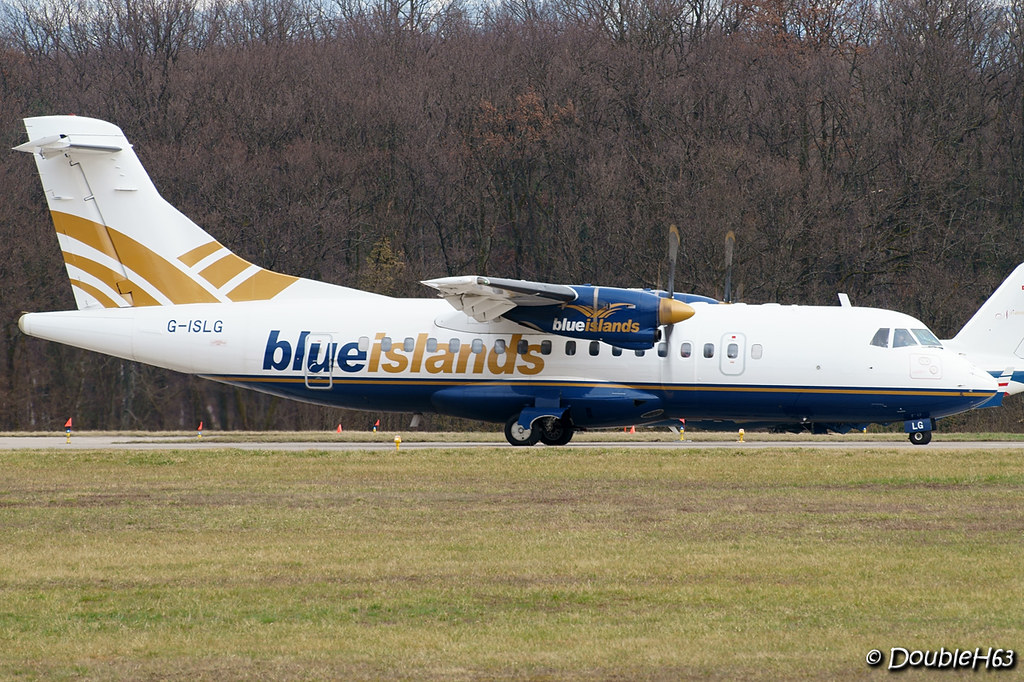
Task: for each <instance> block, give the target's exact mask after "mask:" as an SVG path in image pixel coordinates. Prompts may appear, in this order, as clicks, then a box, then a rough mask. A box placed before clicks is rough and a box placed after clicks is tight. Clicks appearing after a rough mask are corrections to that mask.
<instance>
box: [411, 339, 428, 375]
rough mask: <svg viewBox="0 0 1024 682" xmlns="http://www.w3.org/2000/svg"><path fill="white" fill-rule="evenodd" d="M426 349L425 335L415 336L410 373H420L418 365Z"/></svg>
mask: <svg viewBox="0 0 1024 682" xmlns="http://www.w3.org/2000/svg"><path fill="white" fill-rule="evenodd" d="M426 348H427V335H426V334H417V335H416V349H415V350H414V351H413V353H412V366H411V367H410V368H409V371H410V372H418V371H420V364H421V363H422V362H423V351H425V350H426Z"/></svg>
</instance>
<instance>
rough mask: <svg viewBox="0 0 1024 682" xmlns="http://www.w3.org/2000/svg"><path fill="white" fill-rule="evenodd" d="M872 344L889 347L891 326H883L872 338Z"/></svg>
mask: <svg viewBox="0 0 1024 682" xmlns="http://www.w3.org/2000/svg"><path fill="white" fill-rule="evenodd" d="M871 345H872V346H878V347H879V348H888V347H889V328H888V327H882V328H881V329H879V330H878V331H877V332H875V335H874V336H873V337H872V338H871Z"/></svg>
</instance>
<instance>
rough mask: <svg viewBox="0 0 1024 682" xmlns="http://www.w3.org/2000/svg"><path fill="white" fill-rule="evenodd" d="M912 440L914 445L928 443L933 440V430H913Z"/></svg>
mask: <svg viewBox="0 0 1024 682" xmlns="http://www.w3.org/2000/svg"><path fill="white" fill-rule="evenodd" d="M910 442H911V443H913V444H914V445H928V443H931V442H932V432H931V431H913V432H911V434H910Z"/></svg>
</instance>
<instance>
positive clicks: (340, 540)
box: [0, 445, 1024, 680]
mask: <svg viewBox="0 0 1024 682" xmlns="http://www.w3.org/2000/svg"><path fill="white" fill-rule="evenodd" d="M1022 594H1024V462H1022V459H1021V453H1020V451H1019V450H1009V449H1007V450H986V451H984V452H974V451H938V450H929V449H928V448H902V449H894V448H893V449H887V448H886V447H885V446H884V445H880V446H879V448H878V449H877V450H875V449H872V450H867V451H858V452H856V453H852V452H845V451H839V450H834V449H830V450H827V451H826V450H807V449H801V450H792V451H788V450H778V449H776V450H758V449H744V450H742V451H740V450H736V451H733V450H722V449H719V450H700V449H692V448H689V449H686V450H685V451H667V450H642V449H641V450H629V451H621V450H616V449H614V448H585V449H553V448H534V449H521V448H508V447H503V448H481V449H427V450H410V451H404V450H403V451H402V452H400V453H396V452H394V451H393V450H390V451H358V452H356V451H353V452H332V453H330V454H328V453H324V452H317V451H315V450H311V451H309V452H303V453H279V452H267V451H259V452H246V451H238V450H231V449H218V450H213V451H194V452H185V451H145V452H88V451H86V452H81V451H58V450H45V451H44V450H39V451H8V452H0V677H2V678H4V679H47V680H50V679H112V678H115V679H122V678H129V679H190V680H192V679H211V680H213V679H217V680H222V679H351V678H373V679H376V678H407V679H436V680H446V679H481V678H482V679H492V678H499V679H504V678H514V679H523V680H549V679H550V680H558V679H595V678H596V679H652V680H662V679H664V680H673V679H679V678H698V677H699V678H707V677H711V678H722V679H734V678H747V679H778V678H811V679H815V678H823V679H824V678H829V679H831V678H838V677H841V678H848V677H866V678H877V677H882V676H887V673H886V672H884V670H878V669H874V668H869V667H868V666H867V665H866V664H865V655H866V654H867V652H868V650H870V649H872V648H878V649H881V650H882V651H883V652H886V653H888V651H889V648H891V647H897V646H899V647H905V648H908V649H933V650H935V649H939V648H940V647H945V648H947V649H953V648H972V649H973V648H975V647H982V648H986V647H989V646H993V647H1003V648H1012V649H1024V618H1022V616H1021V604H1022V601H1021V595H1022ZM1000 679H1002V676H1000Z"/></svg>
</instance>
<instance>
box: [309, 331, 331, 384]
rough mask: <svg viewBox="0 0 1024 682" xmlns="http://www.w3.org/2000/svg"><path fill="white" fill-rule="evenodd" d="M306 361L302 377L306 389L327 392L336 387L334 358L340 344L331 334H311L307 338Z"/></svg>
mask: <svg viewBox="0 0 1024 682" xmlns="http://www.w3.org/2000/svg"><path fill="white" fill-rule="evenodd" d="M305 351H306V352H305V360H304V361H303V363H302V375H303V377H304V378H305V380H306V388H311V389H314V390H321V391H326V390H328V389H330V388H331V387H332V386H334V356H335V354H336V353H337V351H338V344H336V343H334V338H333V337H332V336H331V335H330V334H310V335H309V336H308V337H306V348H305Z"/></svg>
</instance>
